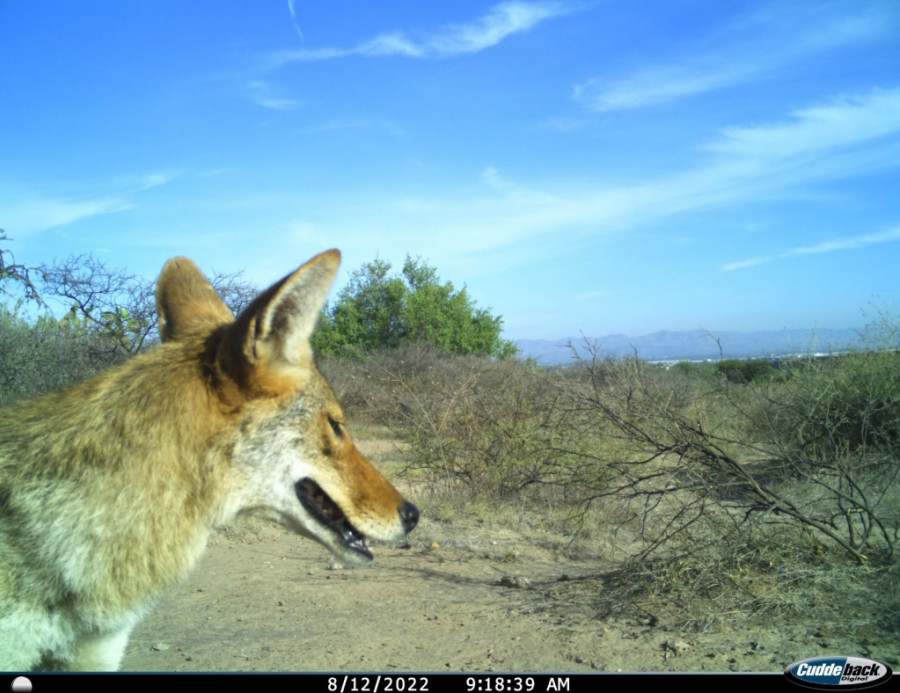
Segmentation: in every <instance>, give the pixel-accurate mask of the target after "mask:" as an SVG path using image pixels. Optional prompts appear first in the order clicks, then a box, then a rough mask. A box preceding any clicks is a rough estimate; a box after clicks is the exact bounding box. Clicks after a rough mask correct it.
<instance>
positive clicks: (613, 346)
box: [515, 329, 860, 365]
mask: <svg viewBox="0 0 900 693" xmlns="http://www.w3.org/2000/svg"><path fill="white" fill-rule="evenodd" d="M859 341H860V336H859V330H856V329H844V330H833V329H821V330H770V331H765V332H712V331H710V332H707V331H705V330H685V331H680V332H672V331H662V332H653V333H652V334H647V335H644V336H642V337H629V336H627V335H624V334H613V335H607V336H606V337H600V338H598V339H588V340H585V338H584V337H573V338H571V339H558V340H555V341H551V340H539V339H521V340H518V341H517V342H516V343H515V344H516V346H517V347H519V350H520V351H521V352H522V355H523V356H525V357H531V358H533V359H535V360H536V361H537V362H538V363H540V364H543V365H558V364H565V363H571V362H572V360H573V357H574V352H573V348H574V349H575V350H576V351H577V353H578V354H580V355H581V356H585V355H587V354H589V353H590V348H589V345H593V346H595V347H596V348H597V349H598V353H599V354H601V355H602V356H615V357H622V356H632V355H634V354H635V353H636V354H637V355H638V357H640V358H642V359H644V360H647V361H702V360H705V359H718V358H719V356H720V353H719V348H720V346H721V355H722V356H723V357H724V358H735V359H749V358H772V357H778V356H787V355H790V354H809V353H828V352H834V351H843V350H846V349H848V348H851V347H853V346H855V345H858V344H859Z"/></svg>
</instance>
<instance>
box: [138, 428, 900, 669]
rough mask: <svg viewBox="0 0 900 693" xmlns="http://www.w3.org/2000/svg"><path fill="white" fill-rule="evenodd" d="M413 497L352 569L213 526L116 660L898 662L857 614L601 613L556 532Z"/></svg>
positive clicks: (273, 534)
mask: <svg viewBox="0 0 900 693" xmlns="http://www.w3.org/2000/svg"><path fill="white" fill-rule="evenodd" d="M360 447H361V448H363V450H364V451H365V452H367V454H369V455H370V456H372V457H375V458H377V457H378V456H379V451H380V450H382V449H383V448H380V447H379V446H378V445H377V444H376V443H369V445H368V449H367V446H366V445H365V444H361V445H360ZM412 500H414V501H418V502H419V503H420V506H421V509H422V511H423V514H422V521H421V523H420V526H419V527H418V528H417V529H416V531H415V532H414V533H413V534H412V535H411V536H410V544H409V545H407V546H403V547H398V546H391V545H378V546H374V547H373V549H374V551H375V554H376V558H375V561H374V562H373V563H371V564H369V565H367V566H363V567H352V568H351V567H340V566H338V565H335V564H334V563H333V560H332V558H331V557H330V554H328V553H327V552H326V551H325V550H324V549H323V548H321V547H320V546H318V545H317V544H314V543H313V542H312V541H310V540H308V539H303V538H300V537H297V536H294V535H290V534H287V533H285V532H284V531H282V530H280V529H278V528H275V527H270V526H268V525H261V524H258V523H255V522H254V523H241V524H239V525H238V526H237V527H235V528H232V529H228V530H224V531H222V532H220V533H218V534H217V535H216V536H215V538H214V539H213V541H212V542H211V543H210V547H209V550H208V552H207V554H206V556H205V558H204V559H203V561H202V563H201V565H200V566H199V568H198V569H197V570H196V571H195V572H194V573H193V574H192V575H191V577H190V579H189V580H188V581H187V582H186V583H184V584H182V585H180V586H179V587H177V588H175V589H173V590H170V591H169V592H168V593H167V594H166V595H165V596H164V597H163V599H162V600H160V602H159V603H158V604H157V606H156V608H155V609H154V610H153V611H152V612H151V614H150V615H149V616H148V618H147V619H145V621H144V622H143V623H141V624H140V625H139V626H138V628H137V629H136V630H135V632H134V634H133V636H132V639H131V643H130V645H129V648H128V651H127V653H126V657H125V661H124V663H123V669H125V670H131V671H342V670H343V671H347V670H351V671H388V672H391V671H448V672H452V671H479V670H493V671H572V672H574V671H768V672H780V671H782V670H783V668H784V667H785V666H786V665H787V664H790V663H791V662H794V661H796V660H798V659H802V658H805V657H812V656H817V655H822V654H846V655H856V656H865V657H870V658H872V659H876V660H878V661H881V662H883V663H887V664H889V665H890V666H891V667H893V668H894V669H895V670H897V669H898V668H900V644H898V641H900V638H896V637H892V636H890V635H886V634H885V633H884V632H880V631H876V630H867V629H866V628H865V627H864V624H863V625H862V626H861V625H860V624H858V623H857V624H853V625H854V627H853V628H847V629H844V628H840V627H834V626H826V627H823V626H821V625H819V624H817V623H815V622H811V621H810V622H804V621H803V620H797V621H796V622H782V623H780V624H778V626H777V627H775V626H773V625H759V624H757V625H756V626H753V625H749V622H748V621H747V619H746V617H745V615H743V614H735V615H734V617H733V618H731V619H729V617H727V616H726V618H724V619H723V618H721V615H719V618H718V619H717V621H718V622H719V623H720V624H725V625H720V626H717V627H716V628H715V629H714V630H710V631H706V632H694V631H683V630H680V629H679V628H678V627H677V626H676V625H675V624H676V623H679V622H682V623H683V621H684V619H683V613H682V614H680V618H675V612H677V605H673V610H672V612H671V614H670V615H671V616H672V617H671V618H670V617H669V616H667V614H666V613H665V612H664V611H663V612H659V611H657V612H655V613H653V614H649V613H648V614H647V616H646V617H629V618H617V619H603V618H599V617H598V615H597V613H596V612H595V609H594V608H592V606H591V603H592V596H593V595H595V594H596V591H597V590H599V589H602V584H603V582H602V580H601V579H600V576H602V575H603V574H604V572H608V571H609V570H611V569H612V568H613V566H610V565H604V564H603V562H602V561H601V560H600V559H598V558H591V559H581V560H574V559H571V558H565V557H563V554H562V553H561V552H559V551H558V550H555V549H554V545H556V546H557V547H561V546H564V545H565V543H566V539H565V537H562V536H558V537H553V536H550V534H549V533H548V532H547V531H544V530H541V529H540V528H539V527H530V528H529V527H524V526H520V527H516V528H510V527H504V526H500V525H496V526H494V525H492V524H491V523H488V522H479V521H477V520H474V519H471V518H467V517H465V513H460V515H461V516H460V517H458V518H456V517H455V518H454V519H452V520H451V521H439V520H435V519H433V518H430V517H429V513H428V505H427V503H426V502H423V501H422V499H419V498H412ZM709 609H710V611H714V610H715V609H716V605H714V604H710V605H709ZM698 616H700V615H698ZM895 635H896V634H895Z"/></svg>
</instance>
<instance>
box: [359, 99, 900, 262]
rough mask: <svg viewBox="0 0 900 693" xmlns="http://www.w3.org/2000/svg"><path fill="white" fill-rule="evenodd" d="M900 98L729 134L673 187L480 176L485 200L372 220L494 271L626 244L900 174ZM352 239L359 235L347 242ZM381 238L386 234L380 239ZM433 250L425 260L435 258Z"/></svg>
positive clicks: (466, 198)
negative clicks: (697, 216)
mask: <svg viewBox="0 0 900 693" xmlns="http://www.w3.org/2000/svg"><path fill="white" fill-rule="evenodd" d="M898 134H900V88H898V89H895V90H877V91H873V92H869V93H867V94H862V95H858V96H842V97H840V98H836V99H834V100H832V101H830V102H827V103H823V104H818V105H814V106H810V107H809V108H806V109H803V110H800V111H798V112H796V113H793V114H790V116H789V117H787V118H786V119H784V120H783V121H779V122H775V123H770V124H767V125H762V126H759V127H755V128H749V127H741V128H731V129H728V130H726V131H723V132H722V133H721V135H720V136H719V137H718V138H717V139H716V140H715V141H713V142H711V143H709V144H708V145H707V147H706V148H705V150H702V151H701V153H702V152H703V151H705V153H706V155H707V156H706V160H705V161H702V162H700V163H698V164H697V165H695V166H692V167H687V168H685V169H683V170H682V171H680V172H675V173H673V174H671V175H669V176H664V177H658V178H648V179H646V180H645V181H643V182H639V183H636V184H634V185H623V186H609V185H603V184H595V183H591V182H590V181H588V182H583V183H581V184H580V185H576V184H574V183H572V182H571V181H567V182H566V183H565V184H560V185H559V186H544V187H543V188H541V187H538V186H535V185H531V184H529V183H527V182H525V183H522V182H519V181H515V180H512V179H510V178H509V177H507V176H504V175H503V174H502V173H501V172H500V171H499V170H498V169H496V168H494V167H488V168H485V169H483V170H482V171H481V173H480V183H481V191H482V192H481V194H479V195H472V194H471V193H469V194H460V195H455V196H454V195H448V196H445V197H432V198H416V199H405V200H403V201H402V204H400V203H394V206H393V207H390V208H389V209H381V211H375V210H378V209H379V207H380V206H381V205H382V204H383V203H379V202H374V203H373V204H372V205H371V206H370V207H367V210H368V211H371V212H372V215H371V217H369V218H370V219H372V220H373V221H374V220H375V219H377V218H378V217H380V216H384V218H386V219H389V220H390V224H391V232H392V233H395V234H398V235H401V234H403V233H404V231H403V228H405V225H406V224H407V223H408V226H409V238H410V242H413V240H414V241H415V242H416V243H417V244H419V245H420V246H421V244H422V235H421V228H422V223H423V222H422V220H423V219H427V220H428V224H427V225H428V228H430V229H431V230H432V233H431V234H429V240H428V242H429V243H431V244H433V245H434V247H433V248H432V249H428V252H430V253H431V254H433V255H434V256H441V257H448V258H449V257H455V256H462V255H465V256H466V257H472V256H474V255H481V256H482V257H483V258H484V262H485V263H490V262H497V259H496V255H494V256H493V257H492V256H491V255H489V254H492V251H497V254H498V255H499V254H500V252H501V251H502V254H503V257H504V259H503V260H502V261H503V262H505V261H506V258H508V257H512V255H511V254H510V253H509V251H510V249H512V248H518V251H517V252H519V253H520V255H521V256H523V257H524V256H529V257H537V256H540V255H541V254H542V253H543V254H546V253H548V252H549V253H558V252H564V251H565V250H566V249H567V248H571V247H572V246H573V245H577V244H579V243H581V242H582V241H583V240H584V239H587V238H594V237H597V236H598V235H601V234H609V233H621V232H624V231H628V230H630V229H633V228H636V227H638V226H641V225H645V224H652V223H657V222H659V221H661V220H664V219H666V218H667V217H670V216H672V215H676V214H681V213H688V212H695V211H705V210H709V209H717V208H721V207H723V206H726V205H745V204H754V203H756V202H759V201H761V200H773V199H789V198H791V197H792V196H796V195H801V196H804V195H807V194H808V193H809V191H810V190H811V189H812V188H811V186H813V185H815V184H818V183H822V182H826V181H832V180H842V179H852V178H853V177H855V176H857V175H860V174H865V173H871V172H872V171H875V170H879V169H881V168H884V167H891V166H893V167H896V166H900V142H898ZM342 232H344V233H352V230H351V229H347V230H343V229H342ZM895 233H897V232H896V231H891V232H886V233H881V234H870V235H866V236H859V237H856V238H854V239H845V240H838V241H833V242H831V243H828V244H821V245H818V246H810V247H808V248H798V249H794V250H793V251H790V253H782V254H781V255H778V256H772V257H768V256H766V257H755V258H750V259H747V260H742V261H740V262H735V263H730V264H729V266H728V267H727V269H728V270H734V269H740V268H742V267H751V266H753V265H755V264H760V263H762V262H768V261H770V260H772V259H774V258H776V257H781V256H784V257H789V256H790V255H800V254H802V253H804V252H805V253H813V252H830V251H832V250H840V249H844V248H849V247H852V244H853V243H856V244H857V245H860V244H865V243H869V244H871V243H874V242H886V241H887V240H893V239H894V234H895ZM375 235H376V236H377V234H375ZM423 250H424V249H423Z"/></svg>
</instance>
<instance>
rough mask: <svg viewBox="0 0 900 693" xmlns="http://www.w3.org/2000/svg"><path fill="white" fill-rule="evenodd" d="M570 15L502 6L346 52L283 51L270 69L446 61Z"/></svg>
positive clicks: (562, 10)
mask: <svg viewBox="0 0 900 693" xmlns="http://www.w3.org/2000/svg"><path fill="white" fill-rule="evenodd" d="M289 7H290V5H289ZM569 11H571V10H570V9H568V8H567V7H566V6H565V5H564V4H562V3H559V2H520V1H512V2H503V3H500V4H498V5H495V6H494V7H492V8H491V9H490V10H489V11H488V12H487V14H485V15H484V16H482V17H479V18H478V19H475V20H473V21H472V22H469V23H466V24H451V25H448V26H445V27H443V28H441V29H438V30H436V31H433V32H417V33H415V34H414V35H412V34H411V33H409V32H407V31H402V30H398V31H393V32H389V33H383V34H379V35H377V36H375V37H374V38H372V39H370V40H368V41H364V42H362V43H360V44H357V45H356V46H353V47H349V48H334V47H328V48H311V49H300V50H291V51H282V52H280V53H277V54H275V55H273V56H271V60H270V64H269V67H272V68H274V67H278V66H281V65H284V64H286V63H291V62H310V61H317V60H329V59H333V58H345V57H349V56H364V57H383V56H403V57H407V58H448V57H453V56H457V55H465V54H470V53H478V52H480V51H483V50H486V49H488V48H492V47H493V46H496V45H497V44H499V43H501V42H502V41H504V40H505V39H507V38H509V37H510V36H513V35H514V34H519V33H522V32H525V31H528V30H529V29H532V28H533V27H535V26H537V25H538V24H540V23H541V22H544V21H546V20H548V19H551V18H553V17H557V16H559V15H562V14H566V13H568V12H569ZM292 17H293V11H292Z"/></svg>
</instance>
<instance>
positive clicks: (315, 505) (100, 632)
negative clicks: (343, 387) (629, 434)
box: [0, 250, 419, 671]
mask: <svg viewBox="0 0 900 693" xmlns="http://www.w3.org/2000/svg"><path fill="white" fill-rule="evenodd" d="M339 264H340V253H339V252H338V251H337V250H329V251H327V252H324V253H322V254H321V255H318V256H316V257H314V258H313V259H312V260H310V261H309V262H307V263H306V264H305V265H303V266H302V267H301V268H300V269H298V270H297V271H296V272H294V273H293V274H290V275H288V276H287V277H285V278H284V279H282V280H281V281H280V282H278V283H276V284H274V285H273V286H271V287H270V288H269V289H267V290H266V291H265V292H263V293H262V294H261V295H260V296H259V297H257V298H256V300H255V301H254V302H253V303H252V304H251V305H250V306H249V307H248V308H247V309H246V310H244V311H243V312H242V313H241V314H240V315H239V316H238V317H237V319H235V317H234V316H233V315H232V314H231V311H230V310H229V309H228V308H227V307H226V306H225V304H224V303H223V302H222V300H221V299H220V298H219V296H218V295H217V294H216V292H215V290H214V289H213V288H212V286H211V285H210V283H209V282H208V281H207V280H206V278H205V277H204V276H203V274H202V273H201V272H200V270H199V269H197V267H196V265H194V264H193V263H192V262H191V261H190V260H188V259H186V258H176V259H173V260H170V261H169V262H168V263H167V264H166V266H165V267H164V268H163V271H162V274H161V275H160V278H159V284H158V286H157V290H156V301H157V308H158V311H159V329H160V336H161V340H162V344H160V345H158V346H156V347H155V348H153V349H151V350H150V351H148V352H147V353H144V354H141V355H139V356H135V357H134V358H132V359H130V360H129V361H127V362H125V363H124V364H122V365H120V366H118V367H116V368H113V369H111V370H109V371H107V372H105V373H102V374H100V375H98V376H97V377H95V378H93V379H91V380H88V381H87V382H84V383H81V384H80V385H76V386H74V387H71V388H68V389H66V390H63V391H61V392H58V393H55V394H50V395H45V396H43V397H40V398H38V399H34V400H31V401H29V402H25V403H22V404H19V405H16V406H13V407H11V408H9V409H6V410H4V411H2V412H0V670H6V671H24V670H29V669H38V670H42V669H43V670H46V669H56V670H115V669H118V668H119V665H120V663H121V661H122V655H123V653H124V650H125V646H126V644H127V642H128V636H129V634H130V632H131V630H132V628H134V626H135V624H136V623H137V622H138V621H139V620H140V619H141V617H142V616H143V615H144V614H145V613H146V612H147V611H148V609H149V608H150V606H151V605H152V603H153V600H154V598H155V597H156V596H157V595H158V594H159V593H160V591H161V590H162V589H163V588H164V587H165V586H167V585H169V584H171V583H173V582H176V581H177V580H179V579H180V578H182V577H183V576H184V575H185V574H186V573H187V572H188V571H189V570H190V569H191V568H192V566H194V564H195V563H196V562H197V560H198V558H199V557H200V555H201V554H202V553H203V551H204V549H205V547H206V543H207V539H208V538H209V536H210V533H211V532H212V530H213V528H215V527H217V526H219V525H222V524H225V523H227V522H228V521H229V520H231V519H232V518H234V517H235V515H237V514H238V513H241V512H255V513H262V514H263V515H265V516H267V517H269V518H272V519H274V520H276V521H277V522H279V523H280V524H282V525H284V526H285V527H287V528H288V529H290V530H292V531H294V532H297V533H299V534H302V535H304V536H306V537H310V538H312V539H315V540H317V541H319V542H320V543H322V544H324V545H325V546H326V547H328V548H329V549H330V550H331V551H332V552H333V553H335V554H336V555H337V556H338V557H340V558H341V559H343V560H346V561H354V562H365V561H369V560H371V559H372V553H371V551H370V550H369V547H368V545H367V544H366V539H367V538H372V539H376V540H396V539H400V538H402V537H403V536H405V535H406V534H407V533H408V532H410V531H412V529H413V528H414V527H415V526H416V523H417V522H418V519H419V511H418V510H417V509H416V507H415V506H414V505H413V504H411V503H409V502H407V501H405V500H404V499H403V497H402V496H401V495H400V493H399V492H398V491H397V490H396V489H394V487H393V486H392V485H391V484H390V483H389V482H388V481H387V480H386V479H385V478H384V477H383V476H382V475H381V474H380V473H379V472H378V471H377V470H376V469H375V467H373V466H372V464H371V463H370V462H369V461H368V460H367V459H366V458H365V457H363V455H362V454H361V453H360V452H359V450H357V449H356V447H355V446H354V444H353V442H352V440H351V439H350V436H349V434H348V433H347V430H346V429H345V428H344V414H343V413H342V411H341V408H340V406H339V405H338V403H337V400H336V399H335V396H334V393H333V392H332V390H331V388H330V387H329V386H328V384H327V383H326V382H325V380H324V378H323V377H322V376H321V374H320V373H319V371H318V370H317V369H316V366H315V364H314V362H313V354H312V349H311V347H310V341H309V340H310V335H311V334H312V331H313V328H314V327H315V324H316V320H317V318H318V316H319V312H320V310H321V308H322V306H323V305H324V302H325V298H326V296H327V294H328V290H329V288H330V287H331V284H332V282H333V280H334V276H335V274H336V273H337V269H338V265H339Z"/></svg>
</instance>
